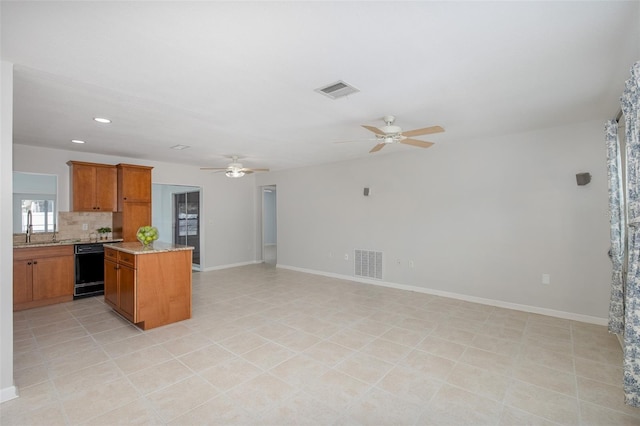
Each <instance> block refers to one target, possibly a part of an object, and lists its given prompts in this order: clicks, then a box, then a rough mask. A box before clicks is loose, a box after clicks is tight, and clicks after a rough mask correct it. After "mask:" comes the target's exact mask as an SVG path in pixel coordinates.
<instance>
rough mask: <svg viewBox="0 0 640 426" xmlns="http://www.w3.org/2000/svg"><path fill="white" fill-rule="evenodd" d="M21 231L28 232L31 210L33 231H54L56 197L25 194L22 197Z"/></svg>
mask: <svg viewBox="0 0 640 426" xmlns="http://www.w3.org/2000/svg"><path fill="white" fill-rule="evenodd" d="M27 197H28V198H27ZM20 207H21V208H20V217H21V218H22V219H21V221H20V223H21V225H20V232H27V220H28V216H29V210H31V225H32V230H33V232H53V231H54V230H55V227H56V223H55V211H56V209H55V198H53V197H48V196H40V197H37V198H36V197H34V196H33V194H25V196H24V197H20Z"/></svg>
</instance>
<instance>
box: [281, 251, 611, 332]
mask: <svg viewBox="0 0 640 426" xmlns="http://www.w3.org/2000/svg"><path fill="white" fill-rule="evenodd" d="M276 267H277V268H282V269H289V270H292V271H298V272H305V273H308V274H314V275H323V276H325V277H330V278H338V279H342V280H349V281H356V282H359V283H364V284H371V285H377V286H381V287H390V288H397V289H399V290H408V291H415V292H417V293H425V294H431V295H434V296H441V297H448V298H450V299H457V300H464V301H465V302H473V303H480V304H482V305H489V306H496V307H498V308H505V309H513V310H516V311H522V312H529V313H532V314H540V315H547V316H550V317H556V318H562V319H568V320H572V321H578V322H585V323H589V324H597V325H604V326H606V325H607V323H608V320H607V318H600V317H593V316H590V315H582V314H576V313H573V312H565V311H557V310H555V309H547V308H541V307H538V306H531V305H521V304H519V303H512V302H505V301H503V300H494V299H485V298H482V297H476V296H469V295H466V294H460V293H451V292H448V291H442V290H435V289H430V288H425V287H416V286H412V285H406V284H397V283H392V282H387V281H378V280H370V279H367V278H361V277H354V276H350V275H341V274H335V273H332V272H324V271H316V270H314V269H306V268H298V267H297V266H289V265H282V264H277V265H276Z"/></svg>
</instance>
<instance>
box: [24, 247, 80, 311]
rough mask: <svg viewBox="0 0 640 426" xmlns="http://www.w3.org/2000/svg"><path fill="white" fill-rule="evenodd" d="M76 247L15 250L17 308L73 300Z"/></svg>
mask: <svg viewBox="0 0 640 426" xmlns="http://www.w3.org/2000/svg"><path fill="white" fill-rule="evenodd" d="M73 275H74V261H73V246H72V245H69V246H52V247H34V248H18V249H14V250H13V310H14V311H20V310H23V309H29V308H35V307H38V306H45V305H51V304H54V303H61V302H67V301H70V300H73Z"/></svg>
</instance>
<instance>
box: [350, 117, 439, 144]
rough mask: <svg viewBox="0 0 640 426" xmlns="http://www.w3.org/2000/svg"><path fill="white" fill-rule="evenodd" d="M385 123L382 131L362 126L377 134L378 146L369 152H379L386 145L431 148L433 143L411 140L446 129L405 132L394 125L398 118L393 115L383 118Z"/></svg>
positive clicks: (435, 128) (433, 127) (434, 128)
mask: <svg viewBox="0 0 640 426" xmlns="http://www.w3.org/2000/svg"><path fill="white" fill-rule="evenodd" d="M382 120H383V121H384V124H385V125H384V126H383V127H382V128H380V129H378V128H377V127H373V126H364V125H363V126H362V127H364V128H365V129H367V130H369V131H371V132H373V133H375V135H376V139H375V140H376V141H378V144H377V145H376V146H374V147H373V148H372V149H371V151H369V152H378V151H380V150H381V149H382V148H384V146H385V145H386V144H390V143H397V142H400V143H403V144H406V145H412V146H417V147H420V148H429V147H430V146H431V145H433V142H426V141H421V140H418V139H411V137H413V136H422V135H430V134H432V133H441V132H444V129H443V128H442V127H440V126H431V127H424V128H422V129H415V130H409V131H408V132H403V131H402V129H401V128H400V127H399V126H396V125H394V124H393V123H395V121H396V118H395V117H394V116H393V115H386V116H384V117H383V118H382Z"/></svg>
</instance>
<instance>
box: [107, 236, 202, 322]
mask: <svg viewBox="0 0 640 426" xmlns="http://www.w3.org/2000/svg"><path fill="white" fill-rule="evenodd" d="M192 250H193V247H189V246H183V245H177V244H168V243H162V242H158V241H156V242H154V244H153V246H152V247H150V248H145V247H143V246H142V244H140V243H139V242H122V243H116V244H105V246H104V300H105V302H106V303H107V304H108V305H109V306H111V307H112V308H113V309H114V310H115V311H116V312H118V313H119V314H120V315H122V316H123V317H124V318H126V319H128V320H129V321H131V322H132V323H134V324H136V325H137V326H138V327H140V328H141V329H143V330H148V329H150V328H155V327H160V326H162V325H166V324H171V323H173V322H177V321H183V320H186V319H189V318H191V255H192V254H191V251H192Z"/></svg>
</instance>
